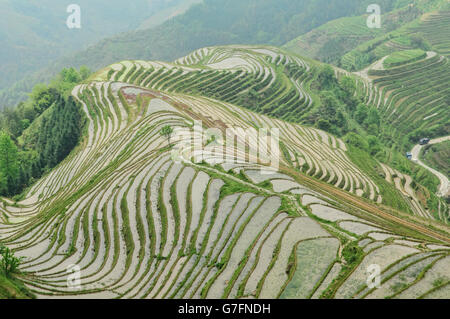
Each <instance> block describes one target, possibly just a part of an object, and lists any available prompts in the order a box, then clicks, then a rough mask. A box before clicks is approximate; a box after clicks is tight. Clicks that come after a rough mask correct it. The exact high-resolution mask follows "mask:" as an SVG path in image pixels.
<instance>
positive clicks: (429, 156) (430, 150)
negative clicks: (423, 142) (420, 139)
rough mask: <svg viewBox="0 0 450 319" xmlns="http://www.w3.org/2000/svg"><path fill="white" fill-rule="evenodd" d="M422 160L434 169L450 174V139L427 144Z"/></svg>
mask: <svg viewBox="0 0 450 319" xmlns="http://www.w3.org/2000/svg"><path fill="white" fill-rule="evenodd" d="M420 158H421V160H422V161H423V162H424V163H425V164H427V165H429V166H430V167H433V168H434V169H436V170H438V171H439V172H442V173H443V174H446V175H447V176H450V163H449V160H448V159H449V158H450V141H445V142H442V143H439V144H433V145H427V146H425V147H424V148H423V155H421V156H420Z"/></svg>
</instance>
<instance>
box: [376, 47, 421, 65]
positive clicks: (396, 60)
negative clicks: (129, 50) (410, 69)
mask: <svg viewBox="0 0 450 319" xmlns="http://www.w3.org/2000/svg"><path fill="white" fill-rule="evenodd" d="M426 56H427V54H426V52H425V51H423V50H420V49H416V50H404V51H397V52H394V53H392V54H391V55H389V56H388V57H387V59H385V60H384V62H383V65H384V66H385V68H387V69H389V68H392V67H396V66H400V65H403V64H408V63H411V62H414V61H417V60H421V59H423V58H425V57H426Z"/></svg>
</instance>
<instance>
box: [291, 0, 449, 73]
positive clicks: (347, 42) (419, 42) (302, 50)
mask: <svg viewBox="0 0 450 319" xmlns="http://www.w3.org/2000/svg"><path fill="white" fill-rule="evenodd" d="M381 8H382V14H383V15H382V24H381V28H380V29H377V28H373V29H371V28H368V27H367V25H366V21H367V18H368V14H363V15H360V16H355V17H343V18H340V19H336V20H332V21H329V22H327V23H326V24H324V25H322V26H320V27H319V28H315V29H313V30H311V31H310V32H308V33H306V34H303V35H301V36H299V37H297V38H295V39H293V40H292V41H290V42H288V43H287V44H285V45H284V48H285V49H287V50H288V51H291V52H295V53H297V54H300V55H303V56H307V57H310V58H313V59H317V60H320V61H322V62H326V63H332V64H334V65H336V66H339V67H343V68H345V69H346V70H349V71H355V70H360V69H362V68H364V67H367V66H368V65H370V64H371V63H372V62H374V61H376V60H378V59H381V58H382V57H384V56H386V55H388V54H390V53H393V52H395V51H399V50H405V49H428V48H429V46H428V45H427V41H426V39H427V37H426V36H424V35H423V34H422V33H421V32H420V30H419V31H417V30H416V31H415V32H413V31H412V30H411V27H414V26H415V25H418V24H420V21H421V18H422V17H424V18H425V17H426V16H427V15H428V14H429V13H430V12H435V11H438V10H441V11H442V10H446V8H447V9H448V8H449V3H448V1H446V0H434V1H423V0H414V1H397V2H396V3H395V4H394V10H392V11H390V10H388V9H386V8H385V7H383V6H381Z"/></svg>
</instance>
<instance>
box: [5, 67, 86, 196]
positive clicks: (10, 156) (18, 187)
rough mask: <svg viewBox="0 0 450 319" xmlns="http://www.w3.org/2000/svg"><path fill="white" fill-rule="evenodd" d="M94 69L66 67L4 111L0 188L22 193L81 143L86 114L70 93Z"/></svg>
mask: <svg viewBox="0 0 450 319" xmlns="http://www.w3.org/2000/svg"><path fill="white" fill-rule="evenodd" d="M89 75H90V71H89V70H88V69H87V68H86V67H82V68H80V70H79V71H77V70H75V69H73V68H70V69H63V70H62V71H61V73H60V74H59V75H58V77H56V78H55V79H54V80H53V81H52V82H51V84H50V85H49V86H46V85H43V84H38V85H36V86H35V87H34V88H33V91H32V92H31V93H30V95H29V99H28V100H27V101H25V102H21V103H20V104H19V105H18V106H17V107H16V108H14V109H12V108H7V109H5V110H4V111H3V112H2V113H0V128H1V129H2V130H3V132H2V133H1V134H0V176H1V178H0V194H1V195H3V196H12V195H15V194H19V193H21V192H22V191H23V190H24V189H25V188H27V187H28V186H30V185H31V184H33V183H34V181H35V180H37V179H39V178H40V177H41V176H42V175H44V174H45V173H47V172H48V171H49V170H50V169H52V168H53V167H55V166H56V165H57V164H58V163H59V162H61V161H62V160H63V159H64V158H65V157H66V156H67V155H68V154H69V153H70V152H71V151H72V149H73V148H74V147H75V146H76V145H77V144H78V141H79V138H80V136H81V130H82V127H83V115H82V111H81V110H80V107H79V106H78V105H77V104H76V103H75V101H74V99H73V97H72V96H70V93H71V91H72V89H73V87H74V86H75V85H76V84H77V83H79V82H81V81H83V80H85V79H86V78H87V77H88V76H89Z"/></svg>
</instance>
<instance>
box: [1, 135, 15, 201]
mask: <svg viewBox="0 0 450 319" xmlns="http://www.w3.org/2000/svg"><path fill="white" fill-rule="evenodd" d="M18 177H19V162H18V156H17V146H16V144H14V142H13V141H12V140H11V137H10V136H9V135H8V134H7V133H5V132H2V133H0V192H1V193H2V194H4V195H10V194H12V193H13V192H14V191H15V188H16V185H17V179H18Z"/></svg>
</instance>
